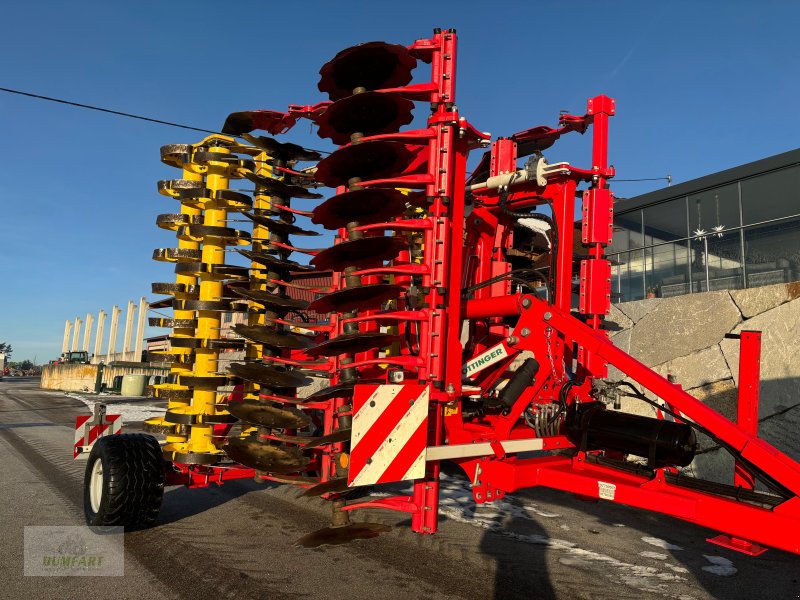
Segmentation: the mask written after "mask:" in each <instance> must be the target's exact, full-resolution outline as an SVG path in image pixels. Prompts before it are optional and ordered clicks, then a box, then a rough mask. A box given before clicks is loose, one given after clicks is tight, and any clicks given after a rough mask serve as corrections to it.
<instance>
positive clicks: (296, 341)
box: [233, 323, 314, 350]
mask: <svg viewBox="0 0 800 600" xmlns="http://www.w3.org/2000/svg"><path fill="white" fill-rule="evenodd" d="M233 331H234V332H235V333H236V334H237V335H240V336H242V337H243V338H247V339H248V340H250V341H253V342H255V343H257V344H263V345H264V346H269V347H270V348H278V349H284V348H286V349H289V350H304V349H306V348H309V347H311V346H312V345H313V343H314V342H313V341H312V340H311V339H310V338H308V337H306V336H303V335H292V334H288V333H280V332H278V331H275V329H274V328H272V327H264V326H262V325H244V324H243V323H237V324H236V325H234V326H233Z"/></svg>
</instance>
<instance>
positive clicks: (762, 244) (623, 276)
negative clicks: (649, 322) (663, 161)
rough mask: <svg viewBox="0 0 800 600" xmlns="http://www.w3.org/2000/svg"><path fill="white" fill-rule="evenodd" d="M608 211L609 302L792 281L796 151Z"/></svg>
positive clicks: (799, 186) (799, 220)
mask: <svg viewBox="0 0 800 600" xmlns="http://www.w3.org/2000/svg"><path fill="white" fill-rule="evenodd" d="M612 185H613V180H612ZM615 213H616V215H615V218H614V222H615V231H614V242H613V244H612V245H611V246H610V247H609V248H608V249H607V254H608V255H609V258H610V259H611V260H612V261H613V265H614V266H613V267H612V275H613V288H614V289H613V291H614V292H615V293H616V294H617V295H616V298H617V300H616V301H617V302H627V301H629V300H640V299H642V298H648V297H660V298H664V297H670V296H677V295H681V294H691V293H695V292H705V291H707V290H724V289H740V288H745V287H748V288H749V287H758V286H762V285H770V284H773V283H783V282H790V281H797V280H800V149H798V150H793V151H791V152H786V153H784V154H779V155H777V156H773V157H770V158H766V159H763V160H759V161H756V162H753V163H749V164H746V165H742V166H740V167H736V168H733V169H728V170H726V171H722V172H719V173H714V174H712V175H708V176H706V177H701V178H700V179H695V180H692V181H687V182H686V183H682V184H679V185H675V186H672V187H667V188H664V189H661V190H657V191H655V192H651V193H649V194H645V195H642V196H637V197H635V198H629V199H625V200H619V201H617V203H616V206H615Z"/></svg>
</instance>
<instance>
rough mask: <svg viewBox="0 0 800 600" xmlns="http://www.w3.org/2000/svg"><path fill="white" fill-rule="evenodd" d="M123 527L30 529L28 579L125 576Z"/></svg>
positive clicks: (34, 527) (25, 571) (39, 527)
mask: <svg viewBox="0 0 800 600" xmlns="http://www.w3.org/2000/svg"><path fill="white" fill-rule="evenodd" d="M124 533H125V531H124V529H123V528H122V527H99V528H98V527H86V526H68V525H64V526H30V525H29V526H26V527H25V540H24V543H25V562H24V573H25V575H26V576H39V577H42V576H51V577H53V576H55V577H74V576H79V577H80V576H95V577H96V576H98V575H105V576H111V577H122V576H123V575H124V574H125V545H124Z"/></svg>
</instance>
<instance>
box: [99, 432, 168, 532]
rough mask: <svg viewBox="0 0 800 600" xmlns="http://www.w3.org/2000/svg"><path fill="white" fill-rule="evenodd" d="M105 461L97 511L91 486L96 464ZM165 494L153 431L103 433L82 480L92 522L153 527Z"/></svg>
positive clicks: (159, 449)
mask: <svg viewBox="0 0 800 600" xmlns="http://www.w3.org/2000/svg"><path fill="white" fill-rule="evenodd" d="M98 460H100V461H102V467H103V491H102V495H101V497H100V506H99V507H98V510H97V512H95V511H94V510H93V509H92V503H91V500H90V492H89V487H90V485H91V477H92V470H93V468H94V464H95V463H96V462H97V461H98ZM163 497H164V459H163V455H162V453H161V446H160V445H159V443H158V440H156V438H154V437H153V436H151V435H145V434H141V433H124V434H115V435H109V436H104V437H101V438H100V439H99V440H97V442H96V443H95V444H94V446H93V447H92V451H91V453H90V454H89V460H88V461H87V463H86V474H85V476H84V481H83V510H84V513H85V515H86V523H87V524H88V525H91V526H122V527H125V529H128V530H130V529H143V528H146V527H150V526H151V525H153V523H155V521H156V519H157V518H158V511H159V509H160V508H161V500H162V498H163Z"/></svg>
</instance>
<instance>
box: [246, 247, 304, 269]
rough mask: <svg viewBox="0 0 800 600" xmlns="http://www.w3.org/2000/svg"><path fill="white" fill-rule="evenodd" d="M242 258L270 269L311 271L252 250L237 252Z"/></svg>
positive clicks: (297, 264)
mask: <svg viewBox="0 0 800 600" xmlns="http://www.w3.org/2000/svg"><path fill="white" fill-rule="evenodd" d="M237 252H238V253H239V254H241V255H242V256H246V257H247V258H249V259H250V260H252V261H253V262H254V263H258V264H260V265H264V266H265V267H269V268H271V269H288V270H291V271H311V270H312V268H311V267H309V266H307V265H301V264H300V263H298V262H295V261H293V260H281V259H280V258H278V257H276V256H273V255H272V254H267V253H266V252H255V251H253V250H237Z"/></svg>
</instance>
